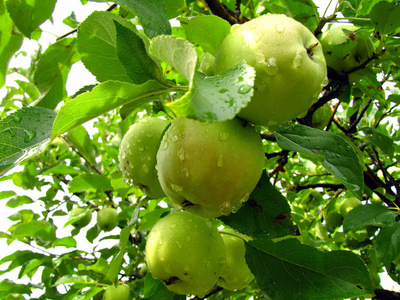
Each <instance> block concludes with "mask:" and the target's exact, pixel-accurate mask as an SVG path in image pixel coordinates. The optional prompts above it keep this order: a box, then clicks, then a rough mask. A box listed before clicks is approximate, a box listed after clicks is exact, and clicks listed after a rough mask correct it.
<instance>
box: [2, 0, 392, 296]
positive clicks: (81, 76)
mask: <svg viewBox="0 0 400 300" xmlns="http://www.w3.org/2000/svg"><path fill="white" fill-rule="evenodd" d="M315 2H316V3H317V5H320V6H321V7H320V9H321V11H323V10H324V9H325V7H326V5H327V3H329V1H328V0H316V1H315ZM333 2H334V3H335V2H336V1H333ZM108 7H109V5H108V4H106V3H97V2H89V3H88V4H86V5H82V4H81V2H80V1H79V0H58V1H57V5H56V8H55V10H54V13H53V23H51V22H50V21H46V22H45V23H44V24H42V25H41V26H40V27H41V29H42V30H43V33H42V37H41V39H40V40H39V43H40V44H41V45H42V46H43V51H44V49H45V48H47V46H48V45H49V44H51V43H54V42H55V41H56V38H57V36H61V35H63V34H65V33H67V32H69V31H71V28H70V27H69V26H67V25H65V24H63V23H62V20H63V19H64V18H66V17H68V16H69V15H71V13H72V11H74V12H75V15H76V18H77V20H78V21H83V20H84V19H85V18H86V17H87V16H88V15H89V14H90V13H91V12H92V11H94V10H105V9H107V8H108ZM331 7H333V5H332V4H331ZM37 48H38V45H37V43H36V41H29V40H28V39H25V40H24V44H23V46H22V48H21V49H20V50H21V51H26V52H27V57H24V56H22V55H19V56H18V59H17V60H12V61H11V62H10V67H19V66H21V67H28V66H29V64H30V54H32V53H33V52H34V51H35V50H36V49H37ZM15 79H20V78H19V76H18V75H16V74H13V75H10V76H9V77H8V78H7V82H6V84H7V85H12V84H13V83H12V81H13V80H15ZM92 83H95V78H94V76H93V75H92V74H91V73H90V72H89V71H87V70H86V68H85V67H84V66H83V65H82V63H81V62H78V63H75V64H74V65H73V66H72V68H71V71H70V74H69V76H68V81H67V92H68V95H72V94H74V93H75V92H76V91H77V90H79V89H80V88H81V87H82V86H84V85H88V84H92ZM5 94H6V89H5V87H3V88H1V89H0V99H1V98H3V97H4V96H5ZM15 170H20V168H19V167H16V168H15V169H14V170H13V171H15ZM6 190H14V191H15V192H16V193H17V194H18V195H28V196H30V197H40V194H41V193H36V195H32V191H29V193H27V191H24V190H22V189H19V188H17V187H15V186H13V185H12V183H10V182H0V191H6ZM42 192H45V191H42ZM61 197H62V196H58V198H61ZM5 204H6V201H0V218H1V223H0V231H3V232H7V229H8V228H9V227H10V226H11V225H12V224H13V222H11V221H10V220H9V219H8V218H7V217H8V216H9V215H11V214H12V213H13V212H15V211H16V210H20V209H24V208H29V209H33V208H32V206H21V207H18V208H17V209H10V208H7V207H6V206H5ZM37 212H38V213H39V212H40V209H38V210H37ZM58 219H59V222H60V224H57V225H58V226H59V228H62V226H63V224H64V223H65V222H66V219H67V218H58ZM95 219H96V218H95V216H94V217H93V219H92V223H91V224H90V225H89V226H87V227H86V228H91V227H92V226H93V225H94V223H95V222H96V220H95ZM71 229H72V226H67V227H66V228H65V229H62V230H58V231H57V236H58V237H63V236H68V235H69V233H70V231H71ZM115 230H117V229H115ZM117 232H118V231H117ZM85 235H86V231H85V230H83V231H82V232H81V233H80V235H79V236H80V237H82V238H78V248H79V249H82V250H88V251H90V249H91V247H92V245H91V244H89V243H87V241H86V238H85ZM85 241H86V242H85ZM101 248H102V247H101ZM0 249H2V250H1V255H0V258H1V257H4V256H6V255H9V254H11V253H13V252H14V251H16V250H25V249H26V250H32V248H30V247H29V246H26V245H24V244H22V243H19V242H14V243H12V244H11V245H7V243H6V241H5V239H0ZM63 250H65V248H64V249H58V250H56V249H53V250H52V251H50V252H52V253H57V252H58V251H63ZM67 251H68V249H67ZM7 266H8V264H4V265H1V266H0V269H5V268H6V267H7ZM18 271H19V270H18V269H17V270H16V271H14V272H12V273H8V274H6V275H3V276H0V280H2V279H5V278H8V279H12V280H15V281H17V280H16V278H17V275H18ZM25 279H26V278H25ZM26 281H27V280H22V281H18V282H20V283H25V282H26ZM32 282H40V277H39V276H34V278H33V280H32ZM383 285H384V287H385V288H387V289H394V288H396V289H399V286H398V285H395V282H393V281H392V280H391V279H390V278H389V277H388V276H386V275H384V280H383ZM38 295H39V294H37V293H35V294H33V295H32V296H38Z"/></svg>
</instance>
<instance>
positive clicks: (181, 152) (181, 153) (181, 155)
mask: <svg viewBox="0 0 400 300" xmlns="http://www.w3.org/2000/svg"><path fill="white" fill-rule="evenodd" d="M177 155H178V158H179V160H185V150H184V149H183V146H181V147H180V148H179V150H178V152H177Z"/></svg>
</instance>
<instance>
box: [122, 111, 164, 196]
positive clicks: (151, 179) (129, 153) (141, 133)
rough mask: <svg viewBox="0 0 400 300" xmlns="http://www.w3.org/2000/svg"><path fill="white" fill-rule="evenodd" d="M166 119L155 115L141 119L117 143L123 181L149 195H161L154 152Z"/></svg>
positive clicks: (155, 153) (162, 193) (162, 194)
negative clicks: (118, 144) (118, 143)
mask: <svg viewBox="0 0 400 300" xmlns="http://www.w3.org/2000/svg"><path fill="white" fill-rule="evenodd" d="M168 124H169V122H168V121H167V120H164V119H160V118H156V117H147V118H143V119H140V120H139V121H138V122H136V123H135V124H133V125H132V126H131V127H130V128H129V130H128V131H127V132H126V134H125V135H124V137H123V138H122V140H121V144H120V146H119V154H118V159H119V167H120V169H121V170H122V175H123V177H124V179H125V181H126V182H127V183H128V184H130V185H133V186H136V187H139V188H140V189H141V190H142V191H143V192H144V193H145V194H146V195H147V196H148V197H150V198H163V197H165V194H164V192H163V190H162V188H161V186H160V183H159V181H158V177H157V171H156V164H157V162H156V155H157V151H158V146H159V144H160V140H161V138H162V135H163V133H164V130H165V128H166V127H167V126H168Z"/></svg>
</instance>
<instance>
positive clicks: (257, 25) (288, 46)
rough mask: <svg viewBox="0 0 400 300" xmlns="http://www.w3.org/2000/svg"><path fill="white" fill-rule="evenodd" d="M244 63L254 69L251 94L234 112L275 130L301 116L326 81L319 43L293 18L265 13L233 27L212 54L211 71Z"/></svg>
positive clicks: (322, 54)
mask: <svg viewBox="0 0 400 300" xmlns="http://www.w3.org/2000/svg"><path fill="white" fill-rule="evenodd" d="M242 61H246V63H247V64H249V65H250V66H252V67H254V69H255V70H256V79H255V84H254V95H253V97H252V98H251V101H250V102H249V104H248V105H247V106H246V107H245V108H243V109H242V110H241V111H240V112H239V114H238V116H239V117H240V118H243V119H245V120H247V121H249V122H251V123H253V124H255V125H262V126H267V127H270V129H275V128H276V127H277V126H278V125H279V124H283V123H286V122H288V121H290V120H292V119H294V118H296V117H302V116H304V115H305V114H306V113H307V110H308V109H309V108H310V106H311V105H312V104H313V103H314V102H315V101H317V99H318V96H319V94H320V92H321V91H322V88H323V86H324V85H326V83H327V67H326V61H325V57H324V53H323V51H322V47H321V45H320V43H319V41H318V39H317V38H315V37H314V35H313V34H312V32H311V31H310V30H309V29H308V28H307V27H305V26H304V25H303V24H301V23H300V22H298V21H296V20H294V19H293V18H290V17H287V16H285V15H280V14H266V15H262V16H260V17H258V18H255V19H253V20H251V21H249V22H246V23H244V24H242V25H233V26H232V27H231V31H230V33H229V34H228V35H227V36H226V38H225V39H224V41H223V42H222V44H221V45H220V47H219V49H218V51H217V54H216V57H215V74H223V73H225V72H226V71H227V70H229V69H232V68H234V67H235V66H237V65H238V64H239V63H241V62H242Z"/></svg>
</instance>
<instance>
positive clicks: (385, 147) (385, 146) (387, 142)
mask: <svg viewBox="0 0 400 300" xmlns="http://www.w3.org/2000/svg"><path fill="white" fill-rule="evenodd" d="M360 131H362V132H365V133H367V134H370V135H371V137H370V138H369V140H370V142H371V144H372V145H375V146H377V147H379V148H380V149H381V150H382V152H383V153H385V154H386V155H388V156H389V157H390V158H393V155H394V142H393V140H392V139H391V138H390V137H389V136H387V135H386V134H383V133H382V132H380V131H379V130H377V129H375V128H371V127H364V128H360Z"/></svg>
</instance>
